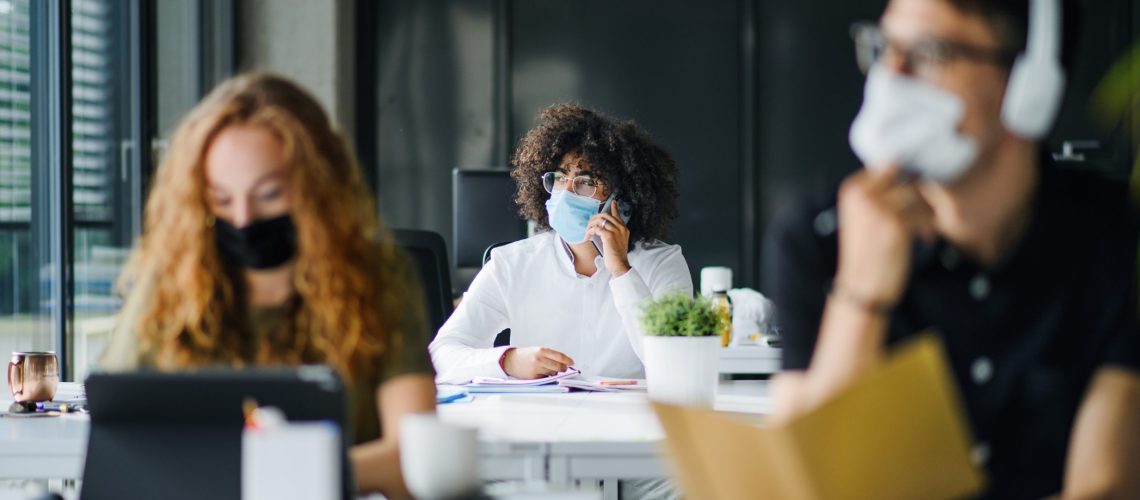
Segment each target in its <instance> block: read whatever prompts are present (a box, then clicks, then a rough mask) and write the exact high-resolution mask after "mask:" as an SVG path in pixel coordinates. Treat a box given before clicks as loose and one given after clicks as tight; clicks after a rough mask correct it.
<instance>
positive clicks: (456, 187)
mask: <svg viewBox="0 0 1140 500" xmlns="http://www.w3.org/2000/svg"><path fill="white" fill-rule="evenodd" d="M451 179H452V181H451V189H452V202H453V203H452V211H453V214H454V215H453V217H452V222H453V223H454V224H453V226H452V227H454V236H455V238H454V241H453V246H454V248H455V266H456V267H479V266H482V265H483V251H484V250H486V249H487V247H489V246H491V245H493V244H495V243H502V242H510V241H516V240H521V239H523V238H525V237H526V221H524V220H523V219H522V217H520V216H519V211H518V206H517V205H515V181H514V179H512V178H511V171H510V170H508V169H505V168H501V169H460V168H457V169H454V170H452V171H451Z"/></svg>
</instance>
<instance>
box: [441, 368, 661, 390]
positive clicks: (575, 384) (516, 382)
mask: <svg viewBox="0 0 1140 500" xmlns="http://www.w3.org/2000/svg"><path fill="white" fill-rule="evenodd" d="M464 387H466V388H467V391H468V392H471V393H512V392H540V393H541V392H570V390H572V389H576V390H583V391H598V392H620V391H637V390H642V391H643V390H645V380H643V379H628V380H623V379H616V378H612V377H598V376H586V375H582V372H581V371H579V370H578V369H577V368H574V367H570V368H569V369H567V370H566V371H563V372H560V373H556V374H554V375H550V376H547V377H542V378H537V379H529V380H524V379H516V378H495V377H476V378H475V379H474V380H472V381H471V382H470V383H469V384H467V385H465V386H464Z"/></svg>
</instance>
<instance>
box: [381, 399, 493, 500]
mask: <svg viewBox="0 0 1140 500" xmlns="http://www.w3.org/2000/svg"><path fill="white" fill-rule="evenodd" d="M477 446H478V441H477V439H476V432H475V429H470V428H465V427H459V426H455V425H450V424H447V423H444V422H442V421H440V420H439V417H438V416H436V414H435V413H411V414H408V415H404V417H403V419H401V421H400V470H401V471H402V472H403V474H404V483H405V484H406V485H407V486H408V491H410V492H411V493H412V496H414V497H415V498H421V499H423V498H428V499H444V498H457V497H463V496H465V495H470V494H472V492H474V491H477V490H478V488H479V477H478V474H477V473H476V466H475V453H476V449H477Z"/></svg>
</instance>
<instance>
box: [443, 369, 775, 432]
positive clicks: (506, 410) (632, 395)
mask: <svg viewBox="0 0 1140 500" xmlns="http://www.w3.org/2000/svg"><path fill="white" fill-rule="evenodd" d="M770 406H771V401H770V400H769V398H768V382H767V381H762V380H736V381H722V382H721V383H720V386H719V387H718V393H717V398H716V406H715V408H716V409H717V410H719V411H726V412H733V413H741V414H748V415H751V416H752V417H754V418H759V416H760V415H763V414H767V413H769V411H770ZM438 412H439V415H440V418H441V419H442V420H444V421H446V422H449V423H453V424H457V425H464V426H469V427H476V428H478V429H479V432H480V438H479V439H480V440H481V441H483V442H503V441H505V442H542V443H571V442H598V441H604V442H621V443H630V442H656V441H660V440H662V439H664V433H663V432H662V430H661V426H660V425H659V424H658V422H657V417H656V415H654V414H653V409H652V407H651V406H650V405H649V399H648V397H647V395H646V394H645V393H644V392H627V393H612V392H571V393H565V394H478V395H476V398H475V401H472V402H470V403H449V404H444V405H440V407H439V409H438Z"/></svg>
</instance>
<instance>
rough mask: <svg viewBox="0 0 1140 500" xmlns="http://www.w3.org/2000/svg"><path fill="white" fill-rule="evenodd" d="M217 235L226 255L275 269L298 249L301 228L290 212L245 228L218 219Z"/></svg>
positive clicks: (248, 264)
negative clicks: (295, 222) (297, 225)
mask: <svg viewBox="0 0 1140 500" xmlns="http://www.w3.org/2000/svg"><path fill="white" fill-rule="evenodd" d="M214 239H215V240H216V241H217V244H218V252H220V253H221V254H222V257H224V258H225V259H227V260H229V261H230V262H232V263H234V264H238V265H241V266H243V267H248V268H250V269H272V268H274V267H277V266H280V265H281V264H284V263H285V262H288V261H289V259H292V258H293V256H294V255H296V253H297V230H296V228H295V227H293V217H291V216H290V215H289V214H285V215H282V216H280V217H275V218H273V219H265V220H259V221H255V222H253V223H251V224H249V225H248V226H245V227H243V228H241V229H238V228H236V227H234V226H233V224H230V223H229V222H226V221H224V220H222V219H217V220H215V221H214Z"/></svg>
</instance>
